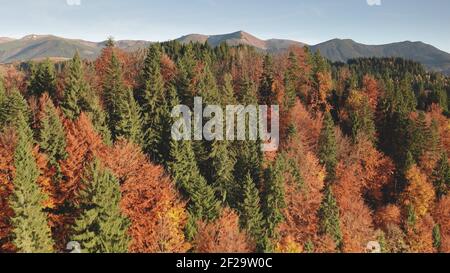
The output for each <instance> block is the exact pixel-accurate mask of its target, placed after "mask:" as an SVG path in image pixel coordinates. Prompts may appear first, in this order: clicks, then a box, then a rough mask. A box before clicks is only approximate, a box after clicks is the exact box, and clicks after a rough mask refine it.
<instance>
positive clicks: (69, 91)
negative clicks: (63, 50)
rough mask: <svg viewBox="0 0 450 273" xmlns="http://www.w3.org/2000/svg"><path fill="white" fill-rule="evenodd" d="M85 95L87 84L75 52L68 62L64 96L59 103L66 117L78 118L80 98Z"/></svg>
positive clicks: (81, 65) (78, 57) (80, 109)
mask: <svg viewBox="0 0 450 273" xmlns="http://www.w3.org/2000/svg"><path fill="white" fill-rule="evenodd" d="M89 95H90V94H89ZM86 96H88V86H87V84H86V82H85V79H84V72H83V63H82V61H81V58H80V55H79V53H78V52H76V53H75V55H74V56H73V58H72V60H71V61H70V62H69V68H68V75H67V78H66V84H65V91H64V98H63V101H62V103H61V109H62V111H63V113H64V114H65V115H66V117H67V118H69V119H70V120H75V119H77V118H78V116H79V115H80V113H81V111H83V109H82V107H81V105H80V101H81V98H83V97H86Z"/></svg>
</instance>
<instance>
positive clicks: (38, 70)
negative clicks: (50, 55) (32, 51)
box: [29, 59, 57, 100]
mask: <svg viewBox="0 0 450 273" xmlns="http://www.w3.org/2000/svg"><path fill="white" fill-rule="evenodd" d="M29 90H30V93H31V94H32V95H35V96H37V97H40V96H41V95H42V94H44V93H48V94H49V95H50V97H51V98H53V99H54V100H56V99H57V97H56V72H55V65H54V64H53V63H52V62H51V61H50V59H46V60H45V61H44V62H41V63H39V64H34V63H33V64H32V66H31V79H30V86H29Z"/></svg>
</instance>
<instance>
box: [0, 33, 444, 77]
mask: <svg viewBox="0 0 450 273" xmlns="http://www.w3.org/2000/svg"><path fill="white" fill-rule="evenodd" d="M176 40H177V41H179V42H180V43H189V42H200V43H208V44H210V45H211V46H213V47H214V46H218V45H220V44H221V43H227V44H229V45H231V46H236V45H241V44H242V45H250V46H253V47H255V48H258V49H260V50H264V51H267V52H280V51H284V50H286V49H288V48H289V47H292V46H300V47H303V46H305V44H304V43H301V42H297V41H292V40H282V39H270V40H262V39H259V38H257V37H255V36H253V35H251V34H249V33H247V32H244V31H238V32H234V33H230V34H223V35H203V34H190V35H186V36H183V37H181V38H178V39H176ZM105 43H106V42H100V43H95V42H89V41H84V40H77V39H65V38H61V37H57V36H52V35H28V36H25V37H23V38H21V39H11V38H3V37H1V38H0V63H11V62H17V61H28V60H33V59H42V58H47V57H49V58H56V59H67V58H71V57H72V56H73V55H74V53H75V52H76V51H77V50H78V52H80V54H81V56H82V57H83V58H87V59H94V58H96V57H97V56H98V55H99V54H100V52H101V49H102V48H103V47H104V46H105ZM149 44H151V42H148V41H133V40H123V41H117V46H118V47H119V48H122V49H124V50H126V51H134V50H137V49H139V48H145V47H147V46H148V45H149ZM310 48H311V50H312V51H314V52H315V51H318V50H320V52H321V54H322V55H324V56H325V57H327V58H328V59H330V60H332V61H341V62H346V61H347V60H348V59H353V58H360V57H401V58H405V59H409V60H413V61H416V62H420V63H422V64H423V65H424V66H425V67H426V68H427V69H430V70H433V71H437V72H442V73H445V74H447V75H450V54H449V53H447V52H444V51H442V50H439V49H437V48H435V47H433V46H431V45H428V44H425V43H422V42H409V41H407V42H400V43H392V44H386V45H365V44H360V43H357V42H355V41H353V40H349V39H347V40H340V39H334V40H330V41H327V42H324V43H321V44H318V45H313V46H310Z"/></svg>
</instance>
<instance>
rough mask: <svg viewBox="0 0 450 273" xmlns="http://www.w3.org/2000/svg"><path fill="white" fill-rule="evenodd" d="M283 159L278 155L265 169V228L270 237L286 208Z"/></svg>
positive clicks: (274, 232)
mask: <svg viewBox="0 0 450 273" xmlns="http://www.w3.org/2000/svg"><path fill="white" fill-rule="evenodd" d="M285 168H286V165H285V159H284V156H282V155H280V156H279V157H278V158H277V160H276V161H275V163H274V164H273V165H272V166H270V167H269V168H268V169H267V170H266V175H265V191H264V203H265V204H264V216H265V219H266V224H267V227H266V230H267V234H268V236H269V237H270V238H273V237H274V236H275V235H276V229H277V227H278V225H279V224H280V223H281V222H282V221H283V220H284V215H283V210H284V209H285V208H286V202H285V199H284V171H285Z"/></svg>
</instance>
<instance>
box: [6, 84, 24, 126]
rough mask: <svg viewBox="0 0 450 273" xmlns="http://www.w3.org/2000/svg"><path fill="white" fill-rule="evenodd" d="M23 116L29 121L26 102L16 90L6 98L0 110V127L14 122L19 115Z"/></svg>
mask: <svg viewBox="0 0 450 273" xmlns="http://www.w3.org/2000/svg"><path fill="white" fill-rule="evenodd" d="M20 114H22V115H24V117H25V119H26V120H27V121H28V119H29V116H30V114H29V110H28V104H27V101H26V100H25V99H24V97H23V96H22V94H20V92H19V91H18V90H17V89H13V90H12V91H11V93H10V94H8V95H7V96H6V98H5V99H4V101H3V104H2V107H1V108H0V125H6V124H10V123H12V122H15V121H16V120H17V119H18V117H19V115H20Z"/></svg>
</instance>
